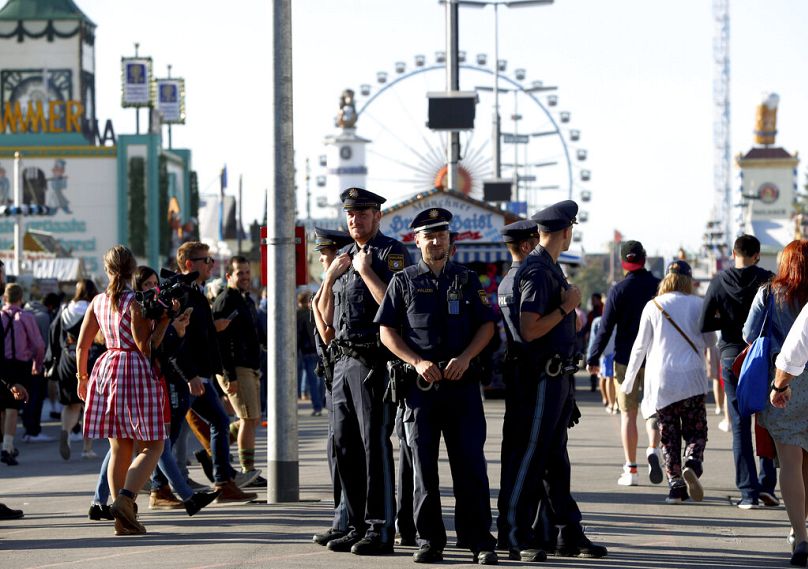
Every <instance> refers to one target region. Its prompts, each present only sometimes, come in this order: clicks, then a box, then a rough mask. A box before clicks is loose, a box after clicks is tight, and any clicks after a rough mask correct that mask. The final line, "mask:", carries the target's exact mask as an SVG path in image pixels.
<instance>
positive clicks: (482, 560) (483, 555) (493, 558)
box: [471, 551, 499, 565]
mask: <svg viewBox="0 0 808 569" xmlns="http://www.w3.org/2000/svg"><path fill="white" fill-rule="evenodd" d="M471 561H472V563H476V564H477V565H496V564H497V563H499V557H497V553H496V551H475V552H474V553H472V557H471Z"/></svg>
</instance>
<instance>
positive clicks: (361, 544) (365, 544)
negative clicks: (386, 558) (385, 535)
mask: <svg viewBox="0 0 808 569" xmlns="http://www.w3.org/2000/svg"><path fill="white" fill-rule="evenodd" d="M351 553H353V554H354V555H388V554H390V553H393V544H392V543H383V542H382V539H381V538H380V537H379V536H377V535H374V536H371V537H363V538H362V539H360V540H359V541H357V542H356V543H355V544H354V545H353V547H351Z"/></svg>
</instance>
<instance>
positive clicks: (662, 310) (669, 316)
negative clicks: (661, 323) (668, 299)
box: [652, 298, 699, 354]
mask: <svg viewBox="0 0 808 569" xmlns="http://www.w3.org/2000/svg"><path fill="white" fill-rule="evenodd" d="M652 300H653V302H654V304H655V305H656V307H657V308H659V311H660V312H661V313H662V316H664V317H665V318H666V319H667V320H668V322H670V323H671V324H673V327H674V328H676V331H677V332H679V333H680V334H681V335H682V338H684V339H685V340H687V343H688V344H690V347H691V348H693V351H694V352H696V354H698V353H699V349H698V348H697V347H696V344H694V343H693V340H691V339H690V338H689V337H688V335H687V334H685V332H684V330H682V329H681V328H679V325H678V324H677V323H676V322H675V321H674V319H673V318H671V315H670V314H668V313H667V312H666V311H665V309H664V308H662V306H661V305H660V304H659V303H658V302H657V301H656V299H655V298H654V299H652Z"/></svg>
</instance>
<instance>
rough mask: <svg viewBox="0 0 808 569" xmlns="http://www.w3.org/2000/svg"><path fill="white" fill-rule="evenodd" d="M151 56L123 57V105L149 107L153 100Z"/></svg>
mask: <svg viewBox="0 0 808 569" xmlns="http://www.w3.org/2000/svg"><path fill="white" fill-rule="evenodd" d="M152 81H153V78H152V60H151V57H122V58H121V105H122V106H124V107H148V106H149V105H150V104H151V100H152V92H151V89H152V85H153V83H152Z"/></svg>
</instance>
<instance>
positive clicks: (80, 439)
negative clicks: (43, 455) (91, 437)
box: [67, 432, 84, 443]
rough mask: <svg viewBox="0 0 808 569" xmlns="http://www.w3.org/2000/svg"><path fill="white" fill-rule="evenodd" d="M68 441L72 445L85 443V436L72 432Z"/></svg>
mask: <svg viewBox="0 0 808 569" xmlns="http://www.w3.org/2000/svg"><path fill="white" fill-rule="evenodd" d="M67 440H69V441H70V442H71V443H80V442H84V435H82V434H81V433H73V432H71V433H70V435H69V436H68V437H67Z"/></svg>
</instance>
